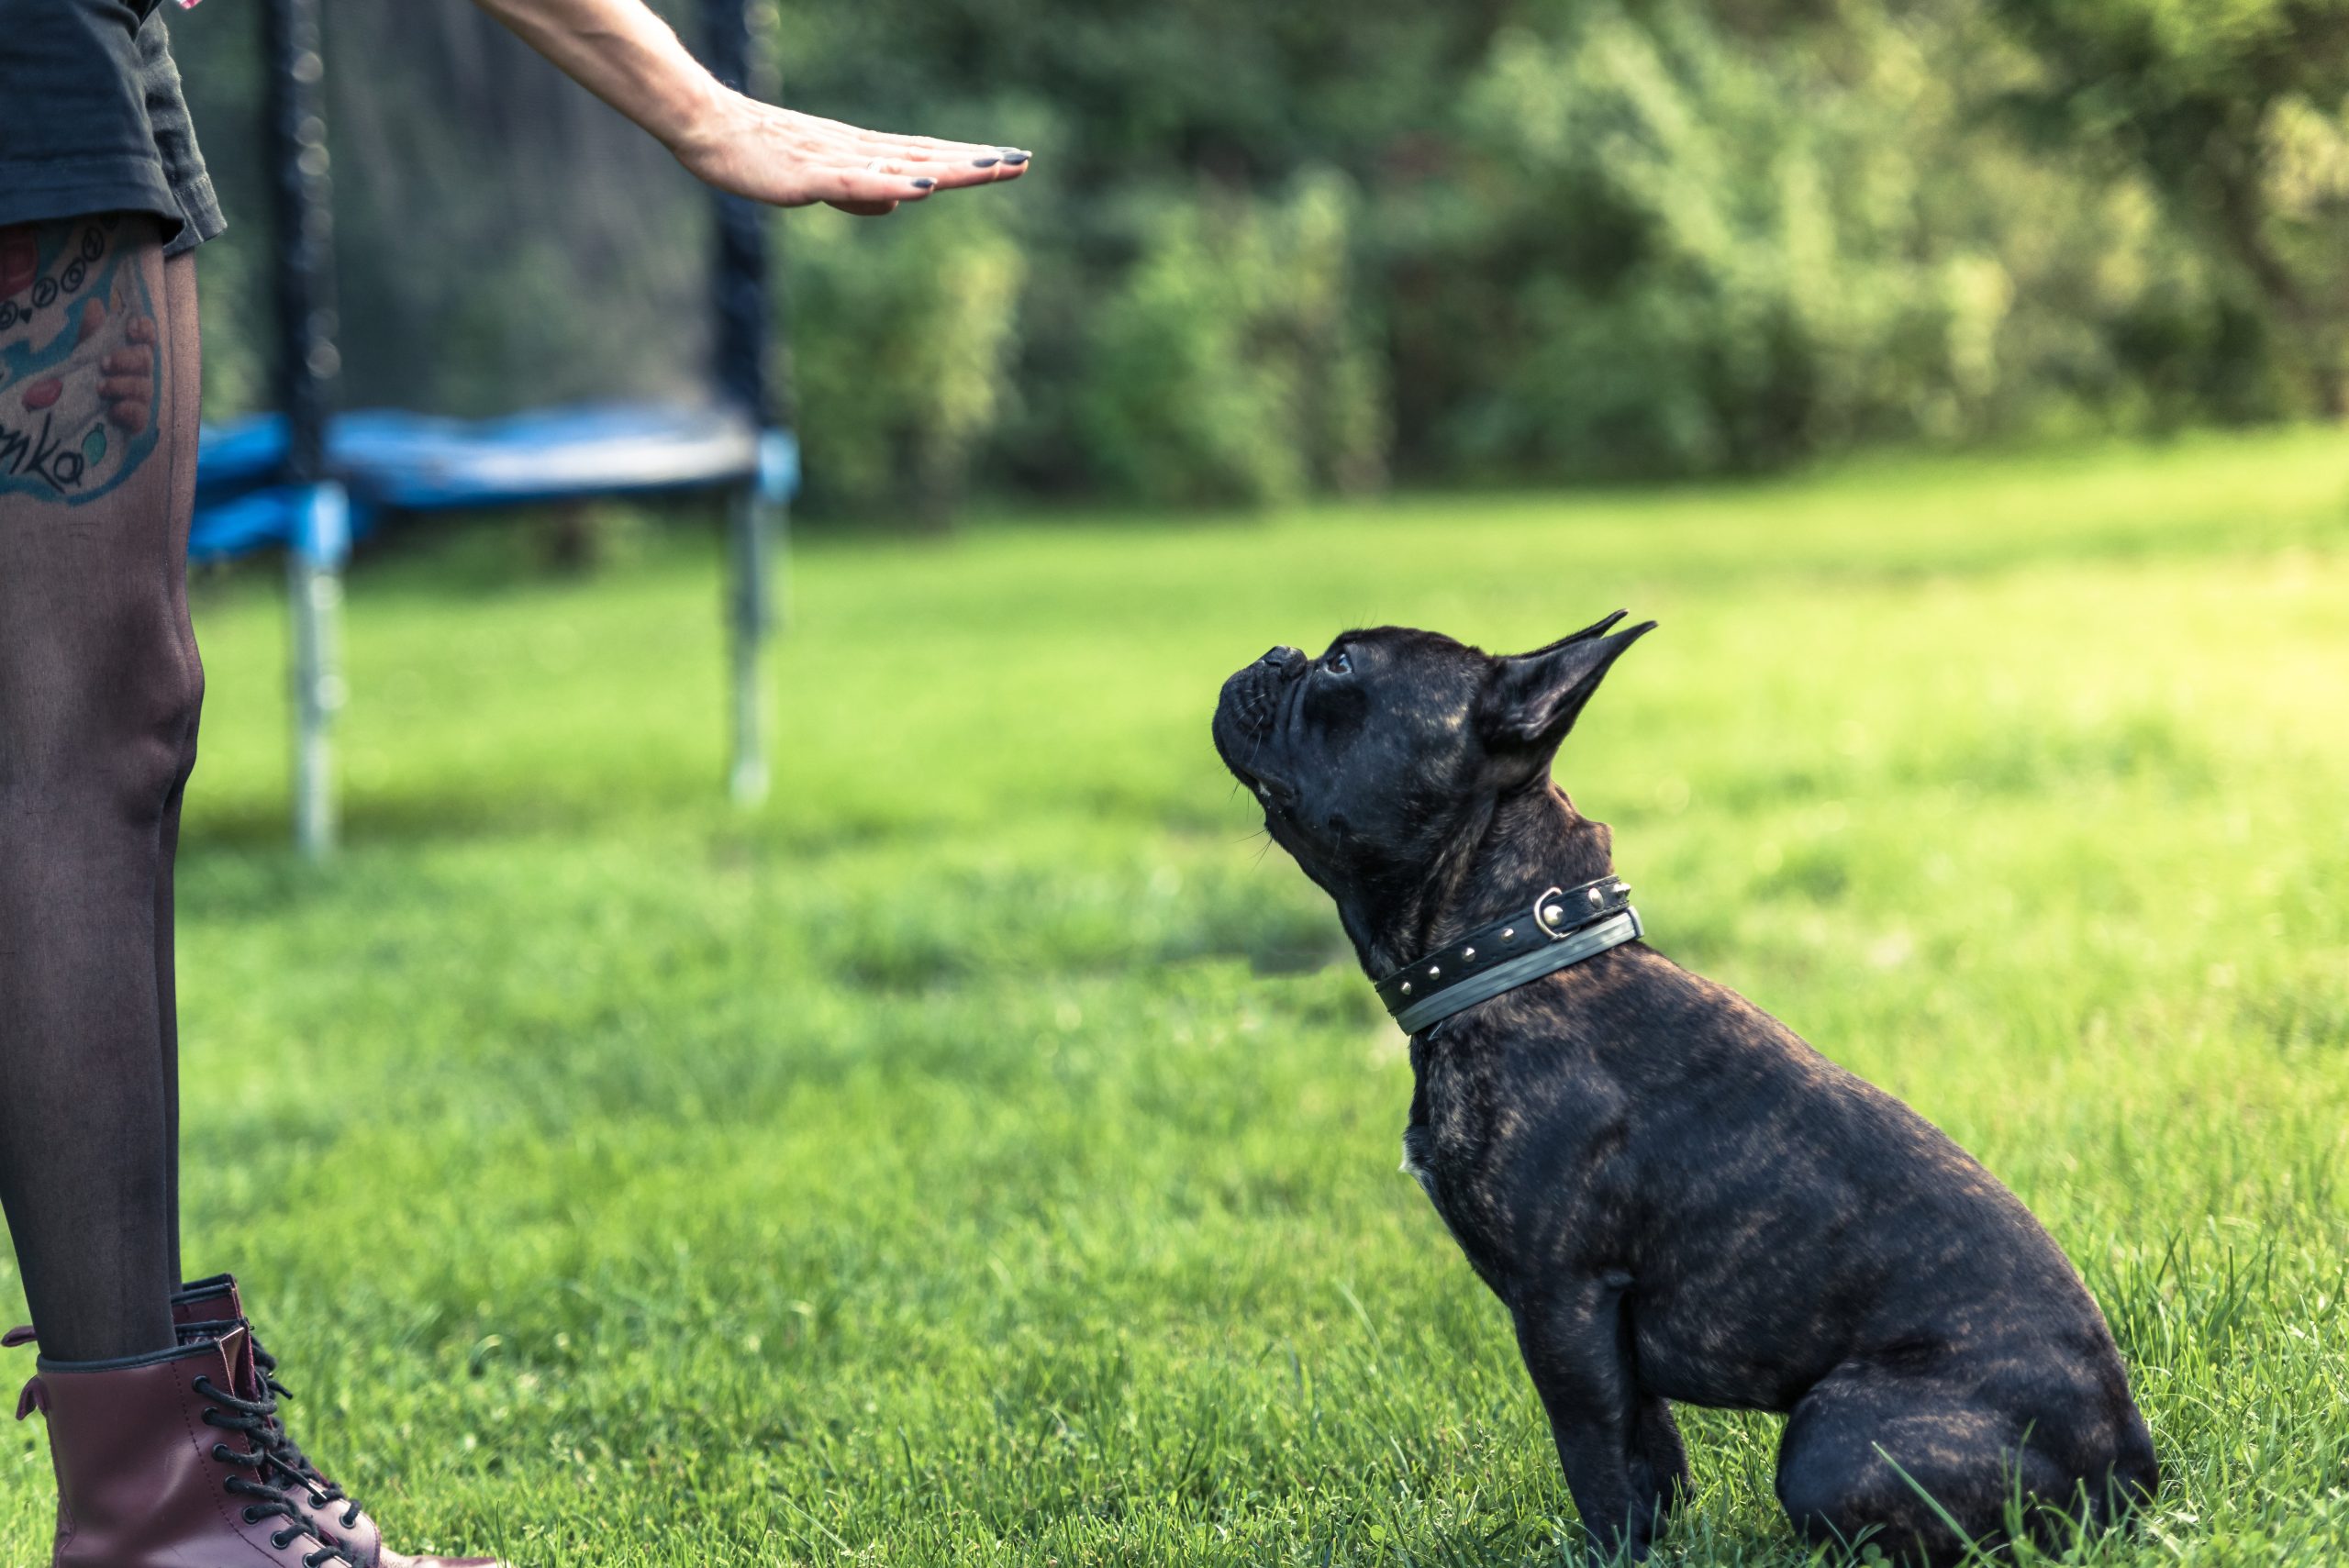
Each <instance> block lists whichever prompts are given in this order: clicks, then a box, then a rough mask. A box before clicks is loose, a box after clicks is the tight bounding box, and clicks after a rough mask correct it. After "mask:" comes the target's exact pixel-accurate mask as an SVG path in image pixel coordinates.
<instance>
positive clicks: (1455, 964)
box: [1378, 876, 1642, 1034]
mask: <svg viewBox="0 0 2349 1568" xmlns="http://www.w3.org/2000/svg"><path fill="white" fill-rule="evenodd" d="M1641 930H1642V927H1641V925H1640V912H1639V911H1638V910H1636V909H1634V908H1632V907H1631V884H1630V883H1627V882H1625V881H1623V880H1622V879H1621V878H1620V877H1614V876H1602V877H1600V878H1599V879H1598V880H1597V881H1596V882H1586V883H1583V884H1581V885H1579V886H1576V887H1566V888H1558V887H1553V888H1552V889H1550V890H1549V891H1548V892H1547V893H1544V894H1543V895H1542V896H1541V897H1539V898H1537V899H1535V900H1534V901H1533V906H1532V907H1531V908H1530V909H1528V910H1526V911H1525V912H1524V913H1523V914H1520V915H1511V916H1509V917H1507V918H1505V919H1499V920H1495V921H1494V922H1493V923H1492V924H1491V925H1489V926H1479V927H1477V928H1476V929H1475V930H1473V931H1471V932H1469V933H1468V934H1467V935H1466V936H1464V937H1463V938H1461V939H1460V940H1458V941H1456V942H1454V943H1453V944H1452V945H1451V946H1450V947H1447V948H1444V949H1442V951H1437V952H1431V953H1425V954H1422V955H1421V956H1419V958H1416V959H1413V960H1412V961H1411V962H1408V963H1407V964H1405V965H1404V966H1403V967H1402V968H1400V969H1398V970H1397V971H1396V972H1395V973H1392V974H1390V975H1388V976H1387V977H1386V979H1384V980H1382V981H1380V982H1379V983H1378V999H1379V1000H1380V1001H1382V1002H1384V1003H1386V1010H1387V1012H1389V1013H1390V1014H1392V1015H1393V1016H1394V1018H1395V1021H1396V1023H1397V1024H1398V1025H1400V1026H1402V1029H1403V1031H1404V1032H1405V1033H1406V1034H1417V1033H1419V1031H1420V1030H1421V1029H1426V1028H1427V1027H1429V1026H1430V1025H1431V1024H1437V1023H1441V1022H1442V1021H1443V1020H1444V1019H1446V1018H1450V1017H1452V1015H1453V1014H1454V1013H1457V1012H1460V1011H1463V1010H1464V1009H1465V1008H1469V1007H1473V1006H1475V1005H1476V1004H1477V1003H1479V1002H1483V1001H1487V1000H1489V999H1491V998H1492V997H1495V996H1497V995H1500V994H1501V993H1502V992H1504V991H1514V990H1515V989H1517V987H1519V986H1520V985H1523V984H1526V983H1528V982H1529V981H1534V980H1539V979H1541V978H1542V976H1543V975H1545V974H1554V973H1557V972H1558V971H1559V970H1562V969H1564V968H1565V967H1566V966H1567V965H1569V964H1575V963H1580V962H1582V961H1583V960H1584V959H1586V958H1594V957H1596V956H1598V954H1600V953H1602V952H1605V951H1607V950H1608V949H1609V948H1613V947H1620V946H1622V945H1623V944H1624V943H1625V942H1628V941H1631V940H1634V939H1635V938H1637V937H1638V936H1639V935H1640V934H1641Z"/></svg>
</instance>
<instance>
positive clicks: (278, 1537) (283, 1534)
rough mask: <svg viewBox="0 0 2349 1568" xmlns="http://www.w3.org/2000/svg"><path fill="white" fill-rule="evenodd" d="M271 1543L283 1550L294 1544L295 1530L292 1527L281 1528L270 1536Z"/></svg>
mask: <svg viewBox="0 0 2349 1568" xmlns="http://www.w3.org/2000/svg"><path fill="white" fill-rule="evenodd" d="M269 1544H270V1545H272V1546H273V1547H275V1548H276V1549H277V1550H278V1551H284V1550H285V1549H286V1548H287V1547H289V1546H291V1545H293V1544H294V1532H293V1531H292V1530H290V1529H282V1530H279V1531H278V1532H277V1533H276V1534H275V1535H273V1536H271V1537H270V1538H269Z"/></svg>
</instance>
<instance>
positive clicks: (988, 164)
mask: <svg viewBox="0 0 2349 1568" xmlns="http://www.w3.org/2000/svg"><path fill="white" fill-rule="evenodd" d="M1002 161H1003V160H1002V159H1000V158H974V159H972V160H971V167H972V168H974V169H992V168H994V167H995V166H996V164H998V163H1000V162H1002Z"/></svg>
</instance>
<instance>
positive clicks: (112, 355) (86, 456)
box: [0, 217, 161, 504]
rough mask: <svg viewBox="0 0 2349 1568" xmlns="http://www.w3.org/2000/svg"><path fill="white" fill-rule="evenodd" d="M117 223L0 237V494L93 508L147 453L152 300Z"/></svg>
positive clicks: (51, 226)
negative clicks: (86, 502)
mask: <svg viewBox="0 0 2349 1568" xmlns="http://www.w3.org/2000/svg"><path fill="white" fill-rule="evenodd" d="M120 222H121V220H120V219H119V218H115V217H102V218H76V219H74V220H72V222H69V223H42V224H23V225H19V226H17V227H15V228H0V495H10V494H17V495H23V494H31V495H39V496H42V497H44V498H47V499H51V500H61V501H65V502H67V503H69V504H71V503H79V502H83V501H94V500H95V499H96V498H97V497H99V496H101V495H105V494H106V492H107V491H109V490H111V489H113V488H114V487H115V486H116V485H117V484H121V483H122V482H123V481H124V480H125V479H127V478H128V477H129V476H130V474H131V473H132V472H133V471H135V470H136V469H137V468H138V467H139V464H140V463H142V462H146V461H147V457H148V454H149V453H150V452H152V451H153V450H155V441H156V433H155V426H156V421H157V418H158V417H159V416H160V415H161V407H160V406H159V405H160V400H161V380H160V378H159V377H158V376H157V375H156V373H155V361H156V351H157V349H158V347H159V345H158V342H157V334H156V330H155V301H154V297H153V295H151V294H150V292H149V290H148V285H147V280H146V278H145V276H144V275H143V274H142V272H141V270H140V267H139V247H135V246H131V245H126V244H122V243H119V242H118V240H119V239H120V236H119V234H118V232H117V231H118V228H119V225H120Z"/></svg>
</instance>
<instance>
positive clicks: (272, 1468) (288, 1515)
mask: <svg viewBox="0 0 2349 1568" xmlns="http://www.w3.org/2000/svg"><path fill="white" fill-rule="evenodd" d="M195 1391H196V1393H198V1394H200V1395H202V1396H204V1397H205V1398H206V1399H208V1400H211V1401H213V1403H214V1405H215V1406H216V1408H207V1409H206V1411H205V1412H204V1424H205V1425H206V1426H207V1427H217V1428H219V1429H223V1430H226V1431H231V1432H239V1433H241V1434H243V1436H244V1438H245V1440H247V1441H248V1442H250V1443H251V1444H252V1445H253V1446H252V1447H251V1448H250V1449H249V1450H240V1449H234V1448H231V1447H229V1446H228V1444H227V1443H225V1442H217V1443H214V1444H213V1445H212V1457H213V1458H214V1459H216V1460H217V1461H218V1462H221V1463H222V1464H226V1465H229V1466H232V1467H234V1468H236V1469H239V1470H250V1471H251V1472H252V1473H253V1476H252V1478H248V1477H246V1476H242V1475H231V1476H230V1477H228V1482H227V1483H226V1485H227V1487H228V1490H229V1491H230V1492H232V1493H234V1494H236V1495H237V1496H240V1497H246V1498H250V1501H249V1502H247V1503H246V1504H245V1509H244V1515H245V1522H246V1523H247V1524H251V1525H257V1524H259V1523H261V1522H262V1520H263V1519H268V1518H283V1519H284V1520H285V1523H284V1525H282V1526H280V1527H279V1528H278V1529H276V1530H275V1531H274V1532H273V1533H272V1534H271V1536H270V1538H269V1544H270V1545H271V1546H273V1547H274V1548H276V1549H277V1550H278V1551H284V1550H285V1549H286V1548H287V1547H289V1546H291V1545H293V1544H294V1542H295V1540H299V1539H301V1538H302V1537H304V1536H307V1537H309V1538H310V1539H311V1540H315V1541H317V1542H318V1543H319V1545H318V1550H317V1551H313V1552H310V1553H308V1554H307V1555H306V1556H305V1557H304V1558H303V1559H302V1562H303V1568H326V1565H327V1564H328V1563H329V1562H342V1563H347V1564H349V1565H350V1568H361V1564H360V1562H359V1559H358V1558H356V1557H354V1556H352V1555H351V1553H350V1552H349V1551H345V1550H344V1549H343V1545H342V1542H341V1541H340V1540H337V1539H336V1538H335V1537H333V1536H330V1535H327V1534H325V1533H323V1532H321V1531H320V1530H319V1529H318V1528H317V1526H316V1525H314V1524H312V1523H311V1522H310V1517H309V1515H307V1514H306V1513H304V1512H303V1511H302V1507H301V1505H300V1504H298V1503H296V1502H295V1500H294V1499H293V1498H292V1497H289V1496H286V1495H285V1493H284V1490H283V1489H282V1488H280V1487H276V1486H273V1485H270V1484H269V1481H268V1477H269V1476H270V1475H271V1474H272V1473H273V1472H276V1471H278V1470H281V1469H283V1468H284V1461H283V1460H281V1459H279V1458H278V1457H277V1451H276V1444H277V1441H278V1439H277V1437H276V1434H278V1433H279V1432H281V1431H282V1430H283V1428H282V1427H281V1426H280V1425H279V1423H278V1419H277V1401H276V1399H275V1398H273V1396H270V1395H269V1393H268V1392H266V1390H264V1392H263V1393H262V1396H261V1397H260V1398H258V1399H242V1398H239V1397H238V1396H236V1395H234V1394H230V1393H228V1392H227V1391H226V1390H224V1389H222V1388H221V1387H219V1386H218V1385H216V1384H215V1383H214V1382H213V1381H212V1380H211V1379H210V1378H208V1377H199V1378H197V1379H196V1380H195Z"/></svg>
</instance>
